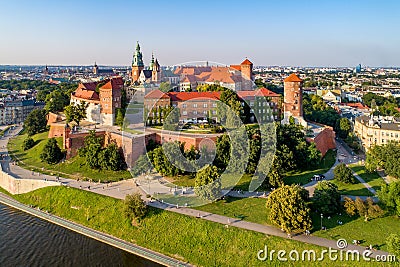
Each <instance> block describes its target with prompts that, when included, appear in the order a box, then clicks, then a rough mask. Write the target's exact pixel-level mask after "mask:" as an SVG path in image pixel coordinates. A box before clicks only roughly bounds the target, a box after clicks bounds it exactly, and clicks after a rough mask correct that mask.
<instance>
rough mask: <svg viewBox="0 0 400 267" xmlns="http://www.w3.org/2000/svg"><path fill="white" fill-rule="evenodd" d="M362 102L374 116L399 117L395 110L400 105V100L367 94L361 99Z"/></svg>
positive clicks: (399, 114)
mask: <svg viewBox="0 0 400 267" xmlns="http://www.w3.org/2000/svg"><path fill="white" fill-rule="evenodd" d="M362 100H363V102H364V104H365V105H367V106H368V107H370V108H371V109H372V110H373V114H374V115H381V116H396V117H400V112H399V111H398V110H397V108H398V107H399V105H400V98H397V99H396V98H394V97H393V96H390V97H384V96H381V95H377V94H374V93H372V92H369V93H366V94H365V95H364V96H363V97H362Z"/></svg>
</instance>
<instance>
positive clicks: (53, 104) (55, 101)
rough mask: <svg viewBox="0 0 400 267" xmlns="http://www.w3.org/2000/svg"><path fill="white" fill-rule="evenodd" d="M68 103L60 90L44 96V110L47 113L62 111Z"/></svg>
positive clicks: (66, 97)
mask: <svg viewBox="0 0 400 267" xmlns="http://www.w3.org/2000/svg"><path fill="white" fill-rule="evenodd" d="M68 103H69V97H68V96H67V95H66V94H64V93H63V92H62V91H61V90H54V91H53V92H51V93H50V94H48V95H47V96H46V104H45V106H44V109H45V110H46V111H47V112H57V111H62V110H63V109H64V107H65V106H67V105H68Z"/></svg>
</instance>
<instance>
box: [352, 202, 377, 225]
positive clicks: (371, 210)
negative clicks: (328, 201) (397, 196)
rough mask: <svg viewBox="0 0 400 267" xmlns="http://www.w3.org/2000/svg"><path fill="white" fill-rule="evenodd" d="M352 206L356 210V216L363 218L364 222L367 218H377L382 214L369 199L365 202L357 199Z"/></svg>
mask: <svg viewBox="0 0 400 267" xmlns="http://www.w3.org/2000/svg"><path fill="white" fill-rule="evenodd" d="M354 205H355V207H356V209H357V212H358V215H360V216H361V217H364V220H365V221H368V219H369V218H377V217H379V216H381V215H382V214H383V213H384V212H383V210H382V209H381V208H380V207H379V206H378V205H377V204H374V201H373V200H372V198H370V197H369V198H367V200H366V201H363V200H362V199H361V198H359V197H357V198H356V200H355V201H354Z"/></svg>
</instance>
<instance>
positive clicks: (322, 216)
mask: <svg viewBox="0 0 400 267" xmlns="http://www.w3.org/2000/svg"><path fill="white" fill-rule="evenodd" d="M323 218H324V215H323V214H322V213H321V230H322V219H323Z"/></svg>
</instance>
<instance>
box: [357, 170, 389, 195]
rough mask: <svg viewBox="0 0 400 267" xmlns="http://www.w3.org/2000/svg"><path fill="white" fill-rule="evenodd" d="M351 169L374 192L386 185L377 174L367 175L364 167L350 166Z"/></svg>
mask: <svg viewBox="0 0 400 267" xmlns="http://www.w3.org/2000/svg"><path fill="white" fill-rule="evenodd" d="M350 167H351V169H352V170H353V171H354V172H355V173H357V174H358V175H359V176H360V177H361V178H363V179H364V181H366V182H367V183H368V184H369V185H370V186H371V187H372V188H374V189H375V190H376V191H377V190H380V189H381V186H382V185H384V184H386V183H385V181H384V180H383V179H382V177H380V176H379V174H378V173H376V172H372V173H369V172H367V170H366V169H365V167H364V166H361V165H351V166H350Z"/></svg>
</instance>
